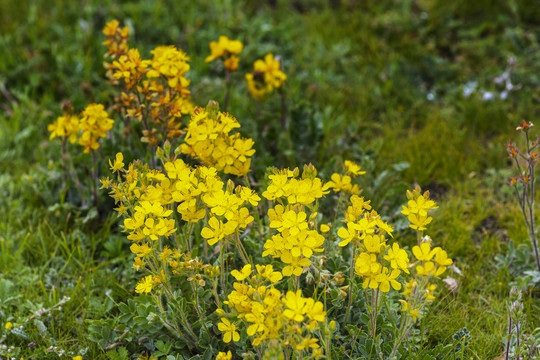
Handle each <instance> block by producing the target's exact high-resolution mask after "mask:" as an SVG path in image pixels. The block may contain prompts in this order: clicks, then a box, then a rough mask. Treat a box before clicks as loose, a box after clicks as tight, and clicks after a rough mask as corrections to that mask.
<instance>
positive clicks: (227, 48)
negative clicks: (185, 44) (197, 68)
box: [204, 35, 244, 62]
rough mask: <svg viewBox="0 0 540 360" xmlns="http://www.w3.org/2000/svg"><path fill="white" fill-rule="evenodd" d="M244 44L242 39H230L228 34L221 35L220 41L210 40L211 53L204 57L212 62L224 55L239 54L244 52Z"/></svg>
mask: <svg viewBox="0 0 540 360" xmlns="http://www.w3.org/2000/svg"><path fill="white" fill-rule="evenodd" d="M243 48H244V45H243V44H242V42H241V41H240V40H230V39H229V38H228V37H227V36H223V35H222V36H220V37H219V40H218V41H212V42H210V52H211V55H210V56H208V57H206V59H204V61H205V62H211V61H214V60H215V59H217V58H219V57H221V56H224V55H238V54H240V53H241V52H242V49H243Z"/></svg>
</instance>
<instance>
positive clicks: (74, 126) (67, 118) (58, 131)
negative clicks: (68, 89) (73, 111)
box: [47, 114, 79, 144]
mask: <svg viewBox="0 0 540 360" xmlns="http://www.w3.org/2000/svg"><path fill="white" fill-rule="evenodd" d="M47 129H48V130H49V131H50V132H51V136H50V137H49V140H52V139H54V138H55V137H57V136H58V137H67V138H69V142H70V143H72V144H74V143H75V141H77V136H78V133H79V118H78V117H77V116H75V115H67V114H66V115H64V116H60V117H58V118H57V119H56V121H55V122H54V123H52V124H50V125H49V126H48V127H47Z"/></svg>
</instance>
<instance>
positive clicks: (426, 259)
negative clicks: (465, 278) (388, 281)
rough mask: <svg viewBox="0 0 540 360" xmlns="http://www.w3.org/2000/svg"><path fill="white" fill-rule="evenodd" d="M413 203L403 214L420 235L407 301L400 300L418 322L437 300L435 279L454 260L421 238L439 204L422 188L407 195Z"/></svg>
mask: <svg viewBox="0 0 540 360" xmlns="http://www.w3.org/2000/svg"><path fill="white" fill-rule="evenodd" d="M407 198H408V199H409V201H408V203H407V207H405V206H403V209H404V210H403V211H402V214H404V215H406V216H407V219H408V220H409V222H410V227H411V228H413V229H415V230H416V231H417V235H418V239H419V240H418V245H416V246H414V247H413V248H412V253H413V255H414V257H415V258H416V263H415V264H416V266H414V268H413V271H412V275H413V278H412V279H410V280H409V282H408V283H407V284H406V285H405V287H404V290H403V292H402V295H403V296H404V297H405V300H400V302H401V303H402V305H403V311H404V312H406V313H407V314H409V316H410V317H411V318H413V319H414V320H416V319H417V318H418V317H420V316H421V315H422V309H423V308H424V307H425V305H426V304H428V303H430V302H431V301H433V300H434V299H435V290H436V289H437V285H436V284H434V283H433V282H432V279H433V278H437V277H439V276H440V275H442V274H443V273H444V272H445V271H446V269H447V268H448V266H449V265H452V263H453V262H452V259H450V258H449V257H448V254H447V253H446V251H445V250H443V249H442V248H441V247H438V246H437V247H434V248H433V247H432V240H431V238H430V237H429V236H424V237H421V236H420V234H421V232H422V231H423V230H426V227H425V226H426V225H427V224H429V223H430V222H431V220H432V218H431V217H428V215H427V212H428V211H429V210H430V209H436V208H437V203H436V202H435V201H433V200H431V199H430V198H429V192H428V191H426V192H424V194H421V190H420V188H419V187H416V188H415V189H414V190H413V191H407Z"/></svg>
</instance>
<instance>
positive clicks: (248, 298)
mask: <svg viewBox="0 0 540 360" xmlns="http://www.w3.org/2000/svg"><path fill="white" fill-rule="evenodd" d="M231 275H232V276H233V277H234V278H235V279H236V280H237V282H235V283H234V284H233V286H234V290H233V291H232V292H231V293H230V294H229V295H228V297H227V301H225V304H227V305H228V306H229V308H230V309H231V313H229V314H227V317H228V318H232V319H236V320H240V321H241V323H242V324H244V326H245V327H246V328H247V335H248V336H250V337H252V339H253V340H252V344H253V346H259V345H265V347H275V346H281V347H283V346H284V345H285V346H291V347H292V348H294V349H296V350H311V349H318V348H319V347H320V346H319V344H318V339H316V338H314V337H313V336H312V333H313V332H314V331H315V330H317V329H318V327H319V324H320V323H321V322H323V321H325V318H326V312H325V311H324V306H323V304H322V303H321V302H320V301H315V300H314V299H312V298H304V297H303V296H302V292H301V291H300V290H298V291H296V292H293V291H289V292H287V294H286V295H285V296H283V295H282V293H281V292H280V291H279V290H277V289H276V288H275V287H274V285H275V284H276V283H277V282H278V281H280V280H281V279H282V274H281V273H280V272H278V271H274V269H273V267H272V265H266V266H262V265H256V271H255V272H254V271H253V269H252V266H251V265H246V266H244V267H243V268H242V270H241V271H238V270H233V271H232V272H231ZM218 313H219V314H220V315H222V316H224V315H226V314H225V312H224V311H223V310H221V309H218ZM227 317H222V318H221V322H220V323H219V324H218V329H219V330H220V331H221V332H222V333H223V341H224V342H226V343H228V342H230V341H231V340H232V341H238V340H239V338H240V335H239V333H238V331H239V329H240V328H239V327H238V325H237V324H236V323H233V322H231V321H230V320H229V319H227ZM318 353H319V351H317V350H315V351H314V354H313V355H314V356H315V357H316V356H317V354H318Z"/></svg>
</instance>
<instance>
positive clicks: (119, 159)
mask: <svg viewBox="0 0 540 360" xmlns="http://www.w3.org/2000/svg"><path fill="white" fill-rule="evenodd" d="M123 161H124V155H122V153H121V152H119V153H117V154H116V159H115V160H114V164H112V163H111V160H110V159H109V165H110V166H111V170H112V171H113V172H116V171H120V170H122V169H123V168H124V162H123Z"/></svg>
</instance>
